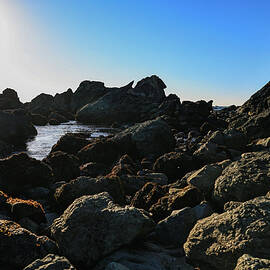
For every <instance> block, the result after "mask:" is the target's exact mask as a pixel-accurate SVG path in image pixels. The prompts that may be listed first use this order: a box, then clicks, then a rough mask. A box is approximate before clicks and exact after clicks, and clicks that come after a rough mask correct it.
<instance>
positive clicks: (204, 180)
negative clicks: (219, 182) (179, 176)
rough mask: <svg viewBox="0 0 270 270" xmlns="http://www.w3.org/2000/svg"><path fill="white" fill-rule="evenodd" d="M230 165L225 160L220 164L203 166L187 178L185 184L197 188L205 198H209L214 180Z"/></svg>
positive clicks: (228, 161)
mask: <svg viewBox="0 0 270 270" xmlns="http://www.w3.org/2000/svg"><path fill="white" fill-rule="evenodd" d="M230 163H231V161H230V160H225V161H223V162H220V163H215V164H209V165H205V166H204V167H202V168H201V169H199V170H197V171H196V172H195V173H193V174H192V175H191V176H189V177H188V179H187V182H188V184H191V185H193V186H195V187H197V188H198V189H199V190H200V191H202V192H203V193H204V194H205V195H206V196H207V197H210V195H211V193H212V190H213V188H214V185H215V181H216V179H217V178H218V177H219V176H220V175H221V173H222V170H223V169H224V168H225V167H226V166H228V165H229V164H230Z"/></svg>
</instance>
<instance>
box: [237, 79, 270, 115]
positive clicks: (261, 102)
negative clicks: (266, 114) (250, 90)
mask: <svg viewBox="0 0 270 270" xmlns="http://www.w3.org/2000/svg"><path fill="white" fill-rule="evenodd" d="M269 105H270V82H268V83H267V84H266V85H265V86H264V87H263V88H261V89H260V90H259V91H257V92H256V93H255V94H253V95H252V96H251V97H250V98H249V100H247V101H246V102H245V103H244V104H243V105H242V106H241V107H240V108H239V109H238V112H239V113H243V112H245V113H249V115H253V114H259V113H261V112H263V111H265V110H268V109H269Z"/></svg>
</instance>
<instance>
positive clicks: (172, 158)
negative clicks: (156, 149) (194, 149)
mask: <svg viewBox="0 0 270 270" xmlns="http://www.w3.org/2000/svg"><path fill="white" fill-rule="evenodd" d="M198 167H199V164H198V162H196V160H194V158H193V157H191V156H189V155H187V154H184V153H177V152H170V153H166V154H164V155H163V156H161V157H159V158H158V159H157V160H156V161H155V163H154V166H153V169H154V171H156V172H161V173H165V174H166V175H167V176H168V178H169V180H170V183H172V182H174V181H176V180H177V179H179V178H181V177H183V176H184V175H185V174H186V173H187V172H190V171H193V170H194V169H197V168H198Z"/></svg>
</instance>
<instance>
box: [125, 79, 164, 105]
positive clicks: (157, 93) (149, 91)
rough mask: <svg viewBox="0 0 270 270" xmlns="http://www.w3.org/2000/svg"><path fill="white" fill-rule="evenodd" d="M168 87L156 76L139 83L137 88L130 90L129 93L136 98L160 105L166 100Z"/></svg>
mask: <svg viewBox="0 0 270 270" xmlns="http://www.w3.org/2000/svg"><path fill="white" fill-rule="evenodd" d="M166 87H167V86H166V85H165V84H164V82H163V81H162V80H161V79H160V78H159V77H158V76H156V75H152V76H151V77H146V78H144V79H142V80H141V81H139V82H138V83H137V84H136V86H135V88H130V89H129V91H128V93H129V94H131V95H134V96H139V97H143V98H146V99H151V101H152V102H157V103H160V102H162V101H163V100H164V99H165V92H164V89H165V88H166Z"/></svg>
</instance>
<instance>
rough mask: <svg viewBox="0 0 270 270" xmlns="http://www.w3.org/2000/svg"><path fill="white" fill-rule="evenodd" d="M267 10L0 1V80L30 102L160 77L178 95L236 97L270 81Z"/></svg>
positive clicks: (145, 1) (140, 0)
mask: <svg viewBox="0 0 270 270" xmlns="http://www.w3.org/2000/svg"><path fill="white" fill-rule="evenodd" d="M269 10H270V1H269V0H258V1H254V0H252V1H251V0H245V1H244V0H239V1H237V0H234V1H231V0H228V1H218V0H215V1H211V0H204V1H203V0H200V1H199V0H197V1H196V0H189V1H187V0H186V1H181V0H163V1H161V0H95V1H94V0H93V1H91V0H88V1H83V0H44V1H43V0H0V18H1V19H0V31H1V32H0V34H1V41H0V57H1V59H3V60H1V61H2V64H1V65H2V68H0V72H1V77H0V78H1V79H0V87H1V88H2V89H4V88H6V87H13V88H15V89H16V90H17V91H18V93H19V95H20V97H21V98H22V99H23V100H24V101H26V100H30V99H32V98H33V97H34V96H36V95H37V94H39V93H40V92H46V93H52V94H54V93H56V92H63V91H65V90H66V89H67V88H68V87H71V88H72V89H73V90H75V89H76V88H77V86H78V84H79V83H80V81H82V80H85V79H90V80H100V81H104V82H105V84H106V85H107V86H121V85H124V84H127V83H128V82H129V81H131V80H135V81H137V80H139V79H141V78H143V77H146V76H149V75H151V74H157V75H158V76H160V77H161V78H162V79H163V81H164V82H165V83H166V84H167V86H168V88H167V90H166V93H167V94H169V93H176V94H178V95H179V97H180V99H181V100H199V99H206V100H210V99H213V100H214V103H215V104H219V105H227V104H241V103H243V102H244V101H245V100H246V99H248V98H249V96H250V95H251V94H253V93H254V91H256V90H258V89H259V88H261V87H262V86H263V85H264V84H265V83H267V82H268V81H269V80H270V19H269V18H270V15H269ZM1 43H2V44H1Z"/></svg>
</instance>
